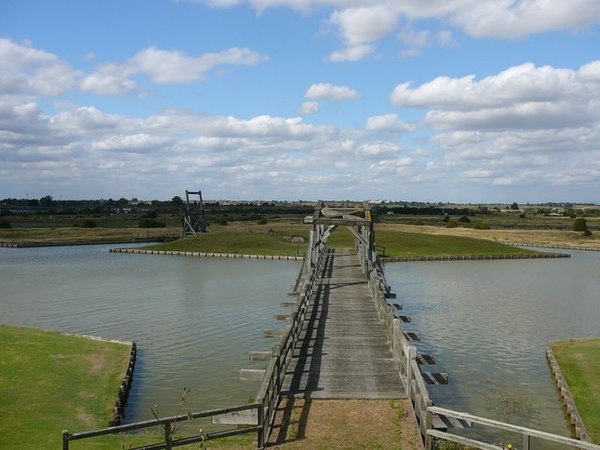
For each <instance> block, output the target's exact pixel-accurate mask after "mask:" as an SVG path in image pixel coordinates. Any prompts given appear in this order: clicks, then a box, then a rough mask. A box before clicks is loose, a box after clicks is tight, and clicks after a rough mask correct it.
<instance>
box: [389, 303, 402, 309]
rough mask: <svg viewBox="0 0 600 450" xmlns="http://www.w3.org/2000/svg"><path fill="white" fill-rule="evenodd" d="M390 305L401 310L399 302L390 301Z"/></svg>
mask: <svg viewBox="0 0 600 450" xmlns="http://www.w3.org/2000/svg"><path fill="white" fill-rule="evenodd" d="M391 305H392V306H393V307H394V308H396V309H397V310H401V309H402V305H401V304H400V303H391Z"/></svg>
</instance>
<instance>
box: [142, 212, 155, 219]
mask: <svg viewBox="0 0 600 450" xmlns="http://www.w3.org/2000/svg"><path fill="white" fill-rule="evenodd" d="M142 217H145V218H146V219H156V218H157V217H158V213H157V212H156V211H148V212H147V213H146V214H144V215H143V216H142Z"/></svg>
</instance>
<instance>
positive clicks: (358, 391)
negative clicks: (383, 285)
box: [282, 250, 406, 399]
mask: <svg viewBox="0 0 600 450" xmlns="http://www.w3.org/2000/svg"><path fill="white" fill-rule="evenodd" d="M320 275H321V274H320ZM322 275H323V279H322V282H320V283H317V284H316V285H315V289H316V292H317V293H316V296H315V301H314V302H313V305H312V306H311V308H310V309H309V311H308V315H307V320H306V321H305V325H304V327H303V330H302V334H301V336H300V340H299V341H298V342H297V344H296V348H295V351H294V356H293V359H292V361H291V363H290V366H289V369H288V372H287V373H286V376H285V380H284V386H283V391H282V395H293V396H295V397H305V398H307V397H311V398H328V399H382V398H385V399H393V398H394V399H395V398H406V393H405V392H404V388H403V387H402V382H401V381H400V376H399V374H398V369H397V367H396V364H395V363H394V361H393V358H392V352H391V350H390V347H389V344H388V342H387V339H386V336H385V333H384V330H383V326H382V324H381V322H380V321H379V318H378V316H377V312H376V310H375V306H374V305H373V302H372V301H371V296H370V293H369V288H368V284H367V280H366V278H365V276H364V275H363V273H362V271H361V268H360V263H359V261H358V257H357V256H356V254H355V253H354V252H353V251H346V250H330V251H329V253H328V254H327V260H326V263H325V267H324V270H323V274H322Z"/></svg>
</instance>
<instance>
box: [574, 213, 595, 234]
mask: <svg viewBox="0 0 600 450" xmlns="http://www.w3.org/2000/svg"><path fill="white" fill-rule="evenodd" d="M573 231H583V235H584V236H588V237H589V236H591V235H592V232H591V231H590V229H589V228H588V226H587V222H586V221H585V219H584V218H583V217H579V218H577V219H575V223H574V224H573Z"/></svg>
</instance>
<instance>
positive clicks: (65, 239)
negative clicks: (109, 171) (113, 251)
mask: <svg viewBox="0 0 600 450" xmlns="http://www.w3.org/2000/svg"><path fill="white" fill-rule="evenodd" d="M180 232H181V230H180V229H179V228H80V227H63V228H12V229H0V242H2V243H7V244H17V245H21V246H28V245H36V246H43V245H78V244H94V243H105V242H106V243H111V242H115V243H117V242H131V241H134V240H136V239H151V238H155V237H157V236H178V235H179V233H180Z"/></svg>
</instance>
